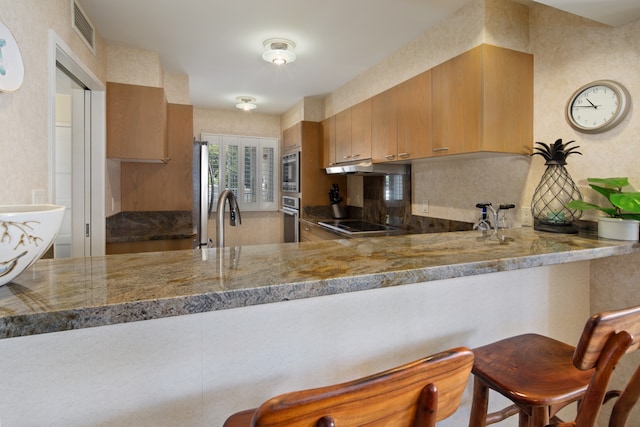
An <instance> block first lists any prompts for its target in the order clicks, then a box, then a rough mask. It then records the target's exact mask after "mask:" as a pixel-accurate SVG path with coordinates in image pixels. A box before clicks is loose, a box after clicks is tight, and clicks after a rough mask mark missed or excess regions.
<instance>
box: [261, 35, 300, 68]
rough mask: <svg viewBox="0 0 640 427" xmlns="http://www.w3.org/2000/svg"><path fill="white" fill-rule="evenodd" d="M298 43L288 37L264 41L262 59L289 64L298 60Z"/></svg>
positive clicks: (279, 63)
mask: <svg viewBox="0 0 640 427" xmlns="http://www.w3.org/2000/svg"><path fill="white" fill-rule="evenodd" d="M295 48H296V44H295V43H294V42H292V41H291V40H287V39H269V40H266V41H265V42H264V53H263V54H262V59H264V60H265V61H267V62H271V63H273V64H277V65H283V64H288V63H291V62H293V61H295V60H296V54H295V53H294V51H293V50H294V49H295Z"/></svg>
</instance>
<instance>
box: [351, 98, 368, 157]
mask: <svg viewBox="0 0 640 427" xmlns="http://www.w3.org/2000/svg"><path fill="white" fill-rule="evenodd" d="M371 106H372V100H371V99H367V100H365V101H362V102H360V103H359V104H356V105H354V106H353V107H351V159H352V160H359V159H369V158H371Z"/></svg>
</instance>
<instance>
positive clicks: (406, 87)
mask: <svg viewBox="0 0 640 427" xmlns="http://www.w3.org/2000/svg"><path fill="white" fill-rule="evenodd" d="M430 155H431V71H430V70H429V71H426V72H424V73H422V74H419V75H417V76H416V77H413V78H412V79H409V80H407V81H405V82H403V83H401V84H400V85H398V159H399V160H403V159H418V158H422V157H429V156H430Z"/></svg>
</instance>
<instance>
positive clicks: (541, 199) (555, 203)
mask: <svg viewBox="0 0 640 427" xmlns="http://www.w3.org/2000/svg"><path fill="white" fill-rule="evenodd" d="M573 142H575V141H569V142H566V143H564V142H562V139H558V140H556V142H554V143H553V144H552V145H548V144H545V143H544V142H536V144H537V146H536V147H534V152H533V153H532V154H531V155H532V156H535V155H539V156H542V157H544V159H545V165H546V166H547V169H546V171H545V172H544V174H543V175H542V178H541V179H540V184H538V187H536V190H535V191H534V193H533V199H532V200H531V214H532V215H533V219H534V229H536V230H541V231H551V232H554V233H577V232H578V229H577V228H576V227H575V226H573V221H574V220H576V219H579V218H580V217H581V216H582V211H579V210H572V209H569V208H567V207H566V204H567V203H569V202H570V201H571V200H582V194H580V190H578V187H577V186H576V184H575V183H574V182H573V179H571V176H570V175H569V172H567V168H566V167H565V165H566V164H567V157H569V156H570V155H571V154H582V153H580V152H578V151H576V150H577V149H578V148H580V147H579V146H576V147H570V148H569V145H570V144H572V143H573Z"/></svg>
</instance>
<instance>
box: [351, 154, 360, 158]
mask: <svg viewBox="0 0 640 427" xmlns="http://www.w3.org/2000/svg"><path fill="white" fill-rule="evenodd" d="M351 157H352V158H354V159H357V158H358V157H360V154H354V155H353V156H351Z"/></svg>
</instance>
